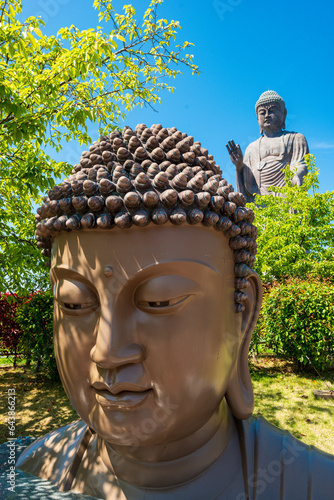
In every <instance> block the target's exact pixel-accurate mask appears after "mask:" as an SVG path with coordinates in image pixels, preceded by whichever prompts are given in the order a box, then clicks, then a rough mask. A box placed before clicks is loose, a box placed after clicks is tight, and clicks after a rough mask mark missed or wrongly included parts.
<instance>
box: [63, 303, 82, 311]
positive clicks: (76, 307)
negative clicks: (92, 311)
mask: <svg viewBox="0 0 334 500" xmlns="http://www.w3.org/2000/svg"><path fill="white" fill-rule="evenodd" d="M82 306H83V304H68V303H67V302H64V307H65V308H66V309H72V310H73V309H82V308H83V307H82Z"/></svg>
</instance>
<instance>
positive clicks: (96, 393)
mask: <svg viewBox="0 0 334 500" xmlns="http://www.w3.org/2000/svg"><path fill="white" fill-rule="evenodd" d="M52 254H53V256H52V270H51V277H52V285H53V291H54V297H55V305H54V325H55V326H54V336H55V351H56V358H57V363H58V368H59V372H60V375H61V378H62V381H63V385H64V387H65V390H66V392H67V394H68V396H69V399H70V400H71V402H72V404H73V406H74V408H75V410H76V411H77V413H78V414H79V415H80V417H81V418H82V419H83V420H84V421H85V422H86V423H87V424H88V425H89V426H90V427H91V428H93V429H94V430H95V431H96V432H97V433H98V434H99V435H100V436H102V438H103V439H105V440H106V441H107V442H109V443H111V444H117V445H127V444H129V445H130V444H131V443H134V442H137V444H138V443H139V445H142V446H145V445H151V444H161V443H168V442H172V441H176V440H178V439H181V438H183V437H186V436H189V435H191V434H192V433H193V432H195V431H197V430H198V429H200V428H201V427H202V426H203V425H205V423H206V422H207V421H208V420H209V419H210V418H211V416H212V415H213V414H214V413H215V412H216V411H217V410H218V408H219V405H220V403H221V401H222V399H223V397H224V395H225V393H226V389H227V386H228V383H229V379H230V375H231V372H232V371H233V367H234V364H235V361H236V357H237V353H238V348H239V343H240V338H239V334H240V332H239V327H238V321H237V320H236V315H235V312H234V261H233V255H232V251H231V249H230V248H229V245H228V239H227V238H225V237H224V236H223V235H222V233H219V232H217V231H215V230H213V229H211V228H210V229H209V228H205V227H202V226H201V227H197V226H190V225H189V226H182V228H181V227H177V226H172V225H171V224H166V225H164V226H163V227H159V226H154V227H153V226H148V227H145V228H137V227H133V228H131V229H126V230H121V229H112V230H111V231H99V230H86V231H80V232H75V231H74V232H71V233H65V232H64V233H61V234H59V235H58V236H57V237H56V240H55V242H54V244H53V250H52Z"/></svg>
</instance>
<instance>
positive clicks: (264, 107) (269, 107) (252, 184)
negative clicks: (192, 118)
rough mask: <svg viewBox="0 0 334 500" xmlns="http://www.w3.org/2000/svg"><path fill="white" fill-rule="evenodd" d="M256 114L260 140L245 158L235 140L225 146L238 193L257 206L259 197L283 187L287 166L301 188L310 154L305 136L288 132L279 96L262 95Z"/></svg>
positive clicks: (253, 143)
mask: <svg viewBox="0 0 334 500" xmlns="http://www.w3.org/2000/svg"><path fill="white" fill-rule="evenodd" d="M255 111H256V115H257V120H258V123H259V126H260V133H261V136H260V137H259V139H257V140H256V141H254V142H252V143H251V144H250V145H249V146H248V147H247V149H246V151H245V156H243V154H242V151H241V148H240V146H239V144H235V142H234V141H233V140H232V141H229V142H228V144H227V145H226V147H227V150H228V153H229V155H230V158H231V161H232V163H233V164H234V165H235V168H236V177H237V191H239V192H241V193H243V194H244V196H245V197H246V200H247V202H254V196H255V195H256V194H260V195H266V194H268V193H269V191H268V190H269V188H270V186H277V187H282V186H284V185H285V176H284V168H285V167H286V166H287V165H290V169H291V170H292V171H293V172H294V177H293V180H292V184H293V185H296V186H300V185H301V184H302V182H303V177H304V176H305V175H306V173H307V165H306V163H305V155H306V154H308V153H309V148H308V144H307V141H306V139H305V137H304V136H303V135H302V134H300V133H296V132H288V131H286V130H285V120H286V115H287V110H286V107H285V102H284V100H283V99H282V97H280V96H279V95H278V94H277V92H275V91H273V90H268V91H266V92H263V94H261V96H260V98H259V99H258V101H257V103H256V105H255Z"/></svg>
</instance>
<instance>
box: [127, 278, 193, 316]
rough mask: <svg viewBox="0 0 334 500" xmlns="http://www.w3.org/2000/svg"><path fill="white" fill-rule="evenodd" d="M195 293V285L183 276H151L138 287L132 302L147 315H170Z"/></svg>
mask: <svg viewBox="0 0 334 500" xmlns="http://www.w3.org/2000/svg"><path fill="white" fill-rule="evenodd" d="M196 293H198V287H197V285H196V284H195V282H194V281H193V280H191V279H190V278H187V277H185V276H179V275H171V274H168V275H162V276H153V277H152V278H150V279H148V280H147V281H144V282H143V283H142V284H141V285H139V286H138V288H137V289H136V291H135V294H134V302H135V305H136V306H137V307H138V309H140V310H141V311H143V312H146V313H148V314H172V313H176V312H178V311H179V310H180V309H181V308H182V307H183V306H184V305H185V303H186V302H187V301H188V300H191V297H192V296H193V295H195V294H196Z"/></svg>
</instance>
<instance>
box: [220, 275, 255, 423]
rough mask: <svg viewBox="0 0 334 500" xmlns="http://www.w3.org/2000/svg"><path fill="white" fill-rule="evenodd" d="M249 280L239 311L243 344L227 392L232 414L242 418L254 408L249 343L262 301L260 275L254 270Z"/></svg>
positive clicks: (249, 414)
mask: <svg viewBox="0 0 334 500" xmlns="http://www.w3.org/2000/svg"><path fill="white" fill-rule="evenodd" d="M247 280H248V281H249V282H250V286H249V288H248V289H247V290H246V291H245V293H246V295H247V299H246V300H245V302H244V305H245V310H244V312H242V313H239V314H240V315H241V316H242V318H241V321H240V323H241V338H242V340H241V345H240V349H239V353H238V358H237V362H236V365H235V369H234V372H233V374H232V377H231V380H230V383H229V385H228V388H227V392H226V401H227V403H228V405H229V407H230V410H231V412H232V414H233V415H234V416H235V417H236V418H238V419H240V420H245V419H247V418H249V417H250V416H251V415H252V413H253V409H254V395H253V387H252V382H251V378H250V373H249V366H248V350H249V343H250V340H251V337H252V333H253V330H254V328H255V325H256V322H257V319H258V316H259V312H260V308H261V303H262V284H261V281H260V278H259V277H258V275H257V274H256V273H255V272H253V273H252V274H251V275H250V276H249V277H247Z"/></svg>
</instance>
